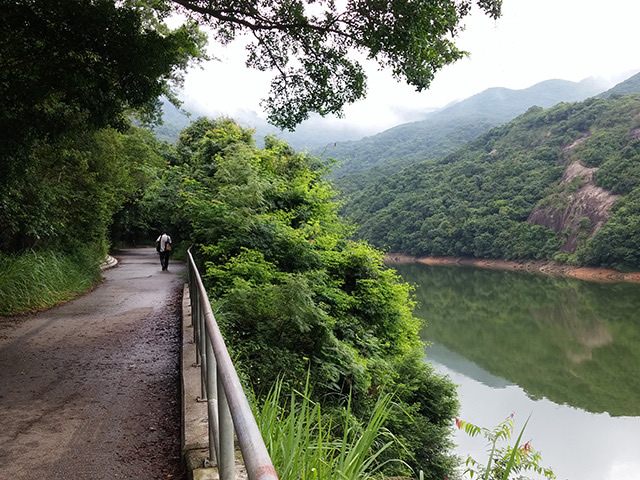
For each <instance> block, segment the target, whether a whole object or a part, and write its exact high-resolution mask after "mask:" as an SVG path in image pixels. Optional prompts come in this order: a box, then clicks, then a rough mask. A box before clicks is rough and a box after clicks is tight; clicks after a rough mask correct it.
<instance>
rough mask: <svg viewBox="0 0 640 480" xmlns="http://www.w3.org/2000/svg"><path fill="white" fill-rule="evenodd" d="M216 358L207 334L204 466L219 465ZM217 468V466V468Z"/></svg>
mask: <svg viewBox="0 0 640 480" xmlns="http://www.w3.org/2000/svg"><path fill="white" fill-rule="evenodd" d="M217 370H218V369H217V365H216V358H215V355H214V353H213V346H212V345H211V340H210V339H209V336H208V335H207V416H208V417H209V418H208V426H209V458H207V459H206V460H205V466H212V465H216V464H217V465H218V467H219V465H220V449H219V448H218V446H219V445H220V438H219V433H218V432H219V431H220V429H219V426H218V425H219V424H218V394H217V391H216V387H217V385H218V380H217V377H218V371H217ZM218 470H219V468H218Z"/></svg>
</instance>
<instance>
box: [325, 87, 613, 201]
mask: <svg viewBox="0 0 640 480" xmlns="http://www.w3.org/2000/svg"><path fill="white" fill-rule="evenodd" d="M602 88H603V86H602V84H600V83H598V82H597V81H595V80H591V79H588V80H584V81H582V82H580V83H574V82H568V81H565V80H548V81H545V82H541V83H539V84H536V85H534V86H532V87H530V88H527V89H523V90H511V89H507V88H490V89H488V90H485V91H484V92H481V93H479V94H477V95H474V96H472V97H470V98H467V99H465V100H463V101H461V102H458V103H455V104H453V105H450V106H448V107H445V108H443V109H442V110H438V111H436V112H433V113H429V114H427V115H426V116H425V118H424V120H421V121H418V122H412V123H406V124H403V125H399V126H397V127H394V128H391V129H389V130H386V131H384V132H381V133H379V134H377V135H374V136H371V137H366V138H363V139H362V140H359V141H352V142H339V143H336V144H335V145H334V144H333V143H332V144H330V145H327V146H326V147H324V148H322V149H318V150H315V151H314V153H316V154H318V155H322V156H327V157H331V158H333V159H336V160H337V161H338V164H339V166H338V167H337V168H336V169H335V170H334V171H333V173H332V178H333V180H334V182H335V183H336V185H337V187H338V188H339V189H340V190H341V191H342V192H345V193H350V192H353V191H356V190H358V189H360V188H362V187H363V186H365V185H366V184H368V183H371V182H372V181H374V180H375V179H378V178H382V177H384V176H387V175H389V174H392V173H395V172H398V171H400V170H401V169H402V168H404V167H406V166H408V165H411V164H414V163H417V162H418V161H422V160H426V159H437V158H441V157H443V156H444V155H447V154H449V153H451V152H453V151H455V150H456V149H457V148H459V147H462V146H463V145H464V144H466V143H467V142H469V141H471V140H473V139H474V138H476V137H477V136H478V135H480V134H482V133H484V132H486V131H488V130H490V129H491V128H493V127H496V126H498V125H502V124H504V123H505V122H507V121H509V120H512V119H513V118H515V117H516V116H518V115H520V114H521V113H524V112H525V111H526V110H527V109H528V108H529V107H531V106H532V105H537V106H541V107H551V106H553V105H555V104H557V103H558V102H563V101H565V102H567V101H569V102H571V101H579V100H584V99H585V98H587V97H589V96H591V95H595V94H596V93H598V92H600V91H601V90H602Z"/></svg>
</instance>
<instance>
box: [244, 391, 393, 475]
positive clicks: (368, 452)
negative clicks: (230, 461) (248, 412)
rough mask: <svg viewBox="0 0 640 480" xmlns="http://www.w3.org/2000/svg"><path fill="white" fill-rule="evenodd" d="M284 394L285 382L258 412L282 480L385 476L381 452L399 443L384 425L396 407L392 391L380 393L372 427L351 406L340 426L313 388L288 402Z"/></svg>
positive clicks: (268, 447) (292, 394) (261, 427)
mask: <svg viewBox="0 0 640 480" xmlns="http://www.w3.org/2000/svg"><path fill="white" fill-rule="evenodd" d="M282 397H283V393H282V382H278V383H277V384H276V385H275V386H274V388H273V389H272V390H271V392H270V393H269V395H268V396H267V397H266V398H265V399H264V400H263V401H262V402H261V406H260V407H259V408H257V410H258V411H257V412H256V420H257V422H258V426H259V428H260V431H261V432H262V436H263V438H264V440H265V444H266V446H267V450H268V451H269V454H270V455H271V460H272V462H273V465H274V467H275V469H276V472H278V477H279V478H280V479H281V480H293V479H296V480H325V479H326V480H356V479H358V480H369V479H374V478H375V479H380V478H383V475H382V473H381V469H382V467H383V466H384V464H385V463H384V462H380V461H379V456H380V454H381V453H382V452H383V451H384V450H386V449H387V448H388V447H389V446H390V445H391V444H392V443H393V442H395V439H394V437H393V436H392V435H391V434H390V433H389V432H388V431H387V430H386V429H385V428H384V427H383V424H384V422H385V420H386V418H387V417H388V415H389V412H390V410H391V408H392V403H391V396H390V395H382V396H381V397H380V399H379V400H378V403H377V405H376V407H375V409H374V411H373V413H372V415H371V418H370V419H369V422H368V423H367V424H366V425H361V424H359V423H358V422H357V421H356V420H355V418H354V417H353V416H352V414H351V408H350V405H349V404H348V405H347V406H346V407H345V409H344V411H343V415H342V421H341V424H340V425H339V428H334V425H333V421H332V420H331V419H329V418H328V416H327V415H323V413H322V409H321V406H320V405H319V404H318V403H315V402H312V401H311V400H310V399H309V395H308V391H305V392H302V393H300V392H292V393H291V395H290V397H289V401H288V402H283V398H282ZM283 404H285V405H284V406H283ZM331 418H334V419H335V418H336V417H335V416H331ZM336 432H341V433H339V434H337V433H336Z"/></svg>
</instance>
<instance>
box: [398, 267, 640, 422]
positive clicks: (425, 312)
mask: <svg viewBox="0 0 640 480" xmlns="http://www.w3.org/2000/svg"><path fill="white" fill-rule="evenodd" d="M398 271H399V272H400V273H401V274H402V275H403V277H404V278H405V280H407V281H409V282H411V283H414V284H416V287H417V288H416V292H415V293H416V299H417V300H418V302H419V304H420V307H419V310H418V311H417V312H416V314H417V315H418V316H419V317H422V318H424V319H425V320H426V323H427V325H426V327H425V329H424V331H423V338H424V339H425V340H430V341H434V342H437V343H439V344H442V345H444V346H445V347H446V348H448V349H450V350H452V351H454V352H456V353H458V354H459V355H462V356H464V357H465V358H467V359H469V360H470V361H472V362H474V363H476V364H477V365H479V366H481V367H482V368H483V369H485V370H487V371H488V372H489V373H491V374H492V375H496V376H499V377H502V378H505V379H507V380H509V381H511V382H514V383H517V384H518V385H520V386H521V387H522V388H524V389H525V391H527V393H528V394H529V395H530V396H532V397H536V398H537V397H546V398H549V399H550V400H552V401H554V402H556V403H561V404H562V403H567V404H569V405H572V406H575V407H579V408H583V409H585V410H588V411H591V412H605V411H606V412H609V413H610V414H611V415H634V416H635V415H640V404H639V402H638V401H637V398H638V397H639V395H640V374H639V373H638V369H637V365H639V364H640V322H639V321H638V320H639V318H638V312H640V286H638V285H631V284H613V285H612V284H598V283H592V282H583V281H579V280H574V279H567V278H558V277H547V276H543V275H537V274H523V273H519V272H502V271H494V270H483V269H478V268H467V267H431V266H425V265H420V264H414V265H401V266H399V267H398Z"/></svg>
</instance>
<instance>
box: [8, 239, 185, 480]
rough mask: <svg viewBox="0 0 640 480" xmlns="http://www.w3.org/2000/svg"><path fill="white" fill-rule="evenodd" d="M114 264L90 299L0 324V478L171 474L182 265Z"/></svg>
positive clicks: (124, 259) (96, 479) (176, 470)
mask: <svg viewBox="0 0 640 480" xmlns="http://www.w3.org/2000/svg"><path fill="white" fill-rule="evenodd" d="M115 256H116V258H118V260H119V261H120V263H119V265H118V266H117V267H116V268H113V269H110V270H107V271H105V272H104V279H105V280H104V282H103V283H102V284H101V285H100V286H98V288H96V289H95V290H94V291H92V292H90V293H88V294H86V295H84V296H82V297H80V298H78V299H76V300H74V301H72V302H69V303H67V304H64V305H62V306H60V307H57V308H54V309H51V310H48V311H45V312H42V313H39V314H37V315H31V316H26V317H15V318H6V317H4V318H3V317H0V480H22V479H41V478H42V479H44V478H46V479H48V480H54V479H73V480H84V479H87V480H100V479H119V478H136V479H150V480H151V479H153V480H157V479H173V480H175V479H180V478H182V471H181V467H180V430H179V418H180V410H179V407H180V405H179V383H178V382H179V380H178V368H179V364H178V356H179V345H180V343H179V341H180V333H179V332H180V326H179V315H180V314H179V312H180V297H181V293H182V289H181V286H182V284H183V283H184V280H185V279H184V270H185V269H184V265H182V264H176V263H173V262H172V263H171V264H170V265H169V271H167V272H163V271H161V268H160V262H159V261H158V258H157V254H156V252H155V250H153V249H131V250H125V251H122V252H119V254H116V255H115Z"/></svg>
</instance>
